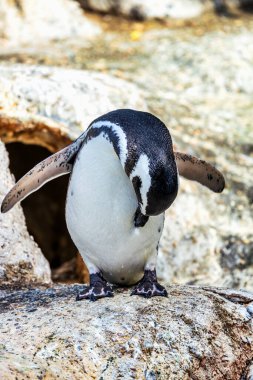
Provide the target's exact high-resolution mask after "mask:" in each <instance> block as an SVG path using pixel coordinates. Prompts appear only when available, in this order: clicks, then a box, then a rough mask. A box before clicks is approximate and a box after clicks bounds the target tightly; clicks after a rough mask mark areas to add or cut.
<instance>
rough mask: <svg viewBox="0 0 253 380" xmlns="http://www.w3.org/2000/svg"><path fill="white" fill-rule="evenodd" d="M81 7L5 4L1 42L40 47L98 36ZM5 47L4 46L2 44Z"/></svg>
mask: <svg viewBox="0 0 253 380" xmlns="http://www.w3.org/2000/svg"><path fill="white" fill-rule="evenodd" d="M99 33H100V28H99V26H98V25H96V24H95V23H93V22H91V21H89V20H88V19H87V18H86V17H85V16H84V14H83V12H82V11H81V9H80V8H79V6H78V4H77V3H75V2H73V1H69V0H36V1H33V0H17V1H9V0H1V3H0V38H3V39H7V40H8V41H9V42H12V44H15V45H19V44H20V43H22V44H27V43H29V44H30V45H33V46H36V45H38V44H43V43H46V42H48V41H50V40H51V41H52V40H63V39H66V38H77V37H85V39H89V38H91V37H94V36H97V35H98V34H99ZM1 44H2V43H1Z"/></svg>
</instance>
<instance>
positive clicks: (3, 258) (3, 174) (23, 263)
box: [0, 141, 51, 373]
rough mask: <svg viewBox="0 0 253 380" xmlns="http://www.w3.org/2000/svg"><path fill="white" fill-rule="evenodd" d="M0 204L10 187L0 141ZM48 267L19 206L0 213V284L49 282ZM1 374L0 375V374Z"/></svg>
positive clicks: (9, 176) (11, 184) (6, 164)
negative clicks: (29, 232)
mask: <svg viewBox="0 0 253 380" xmlns="http://www.w3.org/2000/svg"><path fill="white" fill-rule="evenodd" d="M0 163H1V171H0V202H2V199H3V197H4V195H5V194H6V192H7V190H8V189H10V188H11V187H12V186H13V184H14V178H13V177H12V176H11V174H10V172H9V169H8V166H9V160H8V155H7V152H6V150H5V148H4V144H3V143H2V142H1V141H0ZM50 275H51V272H50V268H49V264H48V262H47V260H46V259H45V257H44V256H43V254H42V252H41V250H40V248H39V247H38V245H37V244H36V243H35V242H34V240H33V238H32V237H31V236H30V235H29V234H28V232H27V229H26V224H25V218H24V215H23V212H22V208H21V207H20V206H18V207H16V208H15V209H14V210H12V211H11V212H10V213H8V214H5V215H4V214H1V213H0V282H1V283H5V282H12V283H17V282H18V283H20V282H21V283H23V284H25V283H32V282H35V283H36V282H44V283H50V282H51V277H50ZM0 373H1V371H0Z"/></svg>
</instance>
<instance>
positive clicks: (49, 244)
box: [6, 142, 77, 280]
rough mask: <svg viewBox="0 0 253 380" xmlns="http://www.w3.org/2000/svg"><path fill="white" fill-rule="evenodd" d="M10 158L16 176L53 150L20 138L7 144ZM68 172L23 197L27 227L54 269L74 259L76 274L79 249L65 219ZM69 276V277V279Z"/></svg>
mask: <svg viewBox="0 0 253 380" xmlns="http://www.w3.org/2000/svg"><path fill="white" fill-rule="evenodd" d="M6 148H7V150H8V153H9V158H10V170H11V172H12V173H13V174H14V176H15V178H16V180H18V179H19V178H21V177H22V176H23V175H24V174H25V173H26V172H28V171H29V170H30V169H31V168H32V167H33V166H34V165H36V164H37V163H38V162H40V161H42V160H43V159H45V158H46V157H48V156H49V155H51V152H50V151H49V150H47V149H46V148H43V147H41V146H39V145H27V144H23V143H20V142H12V143H8V144H6ZM68 181H69V176H68V175H66V176H62V177H59V178H56V179H54V180H53V181H51V182H48V183H47V184H45V186H43V187H42V188H41V189H39V190H38V191H36V192H35V193H33V194H31V195H30V196H29V197H27V198H26V199H24V200H23V201H22V208H23V211H24V214H25V218H26V224H27V229H28V231H29V233H30V234H31V235H33V237H34V239H35V241H36V242H37V244H38V245H39V247H40V248H41V250H42V252H43V254H44V255H45V257H46V258H47V259H48V261H49V263H50V266H51V269H52V271H54V270H55V269H56V268H59V267H62V266H63V265H64V264H66V263H67V262H73V270H72V272H73V273H71V274H69V275H70V277H75V273H74V271H75V258H76V255H77V249H76V247H75V245H74V243H73V242H72V240H71V238H70V236H69V233H68V230H67V227H66V222H65V199H66V194H67V187H68ZM69 280H70V279H69Z"/></svg>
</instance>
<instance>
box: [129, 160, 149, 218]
mask: <svg viewBox="0 0 253 380" xmlns="http://www.w3.org/2000/svg"><path fill="white" fill-rule="evenodd" d="M136 176H137V177H139V178H140V180H141V187H140V193H141V199H142V205H141V212H142V213H143V214H144V215H145V214H146V208H147V205H148V197H147V195H148V192H149V189H150V186H151V177H150V174H149V159H148V156H147V155H146V154H144V153H143V154H141V155H140V157H139V159H138V161H137V162H136V165H135V166H134V168H133V170H132V172H131V174H130V179H131V181H132V179H133V178H134V177H136Z"/></svg>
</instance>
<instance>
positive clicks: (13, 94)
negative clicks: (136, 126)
mask: <svg viewBox="0 0 253 380" xmlns="http://www.w3.org/2000/svg"><path fill="white" fill-rule="evenodd" d="M0 88H1V91H0V137H1V138H2V139H3V141H4V142H10V141H22V142H24V143H35V144H39V145H42V146H45V147H47V148H48V149H49V150H51V151H56V150H58V149H59V148H62V147H63V146H66V145H67V144H68V143H69V142H70V141H71V140H72V139H75V138H76V137H78V136H79V135H80V134H81V133H82V131H84V130H85V129H86V128H87V127H88V125H89V124H90V122H91V121H93V120H94V119H95V118H96V117H98V116H100V115H101V114H103V113H106V112H108V111H111V110H113V109H116V108H135V109H142V110H145V109H146V108H147V105H146V102H145V100H144V95H143V93H142V91H141V90H139V89H138V88H137V87H136V86H135V85H133V84H131V83H128V82H127V81H125V80H121V79H118V78H116V77H114V76H112V75H108V74H102V73H96V72H87V71H81V70H67V69H61V68H55V67H45V66H44V67H43V66H37V67H36V66H26V65H16V66H13V67H7V66H0Z"/></svg>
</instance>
